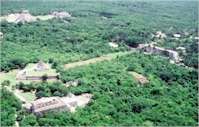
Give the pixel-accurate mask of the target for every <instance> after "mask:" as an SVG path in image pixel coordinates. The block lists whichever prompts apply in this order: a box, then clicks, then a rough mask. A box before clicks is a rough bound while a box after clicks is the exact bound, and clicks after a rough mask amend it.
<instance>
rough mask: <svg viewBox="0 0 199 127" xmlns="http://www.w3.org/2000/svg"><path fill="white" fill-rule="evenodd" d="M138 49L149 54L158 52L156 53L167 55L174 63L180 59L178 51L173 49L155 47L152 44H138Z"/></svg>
mask: <svg viewBox="0 0 199 127" xmlns="http://www.w3.org/2000/svg"><path fill="white" fill-rule="evenodd" d="M138 49H140V50H141V51H144V52H147V53H150V54H158V55H162V56H166V57H169V58H170V59H171V60H173V61H174V62H176V63H178V62H180V61H181V59H180V57H179V54H178V52H176V51H174V50H169V49H165V48H162V47H157V46H154V45H152V44H140V45H139V46H138Z"/></svg>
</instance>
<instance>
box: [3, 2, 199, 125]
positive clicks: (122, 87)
mask: <svg viewBox="0 0 199 127" xmlns="http://www.w3.org/2000/svg"><path fill="white" fill-rule="evenodd" d="M24 9H25V10H29V12H30V13H31V14H33V15H45V14H49V13H51V12H53V11H67V12H69V13H70V14H71V15H72V18H71V19H63V20H60V19H52V20H47V21H37V22H31V23H25V24H20V23H19V24H13V23H8V22H1V24H0V28H1V32H2V33H3V39H1V40H0V44H1V49H2V50H1V52H0V53H1V66H0V68H1V73H6V72H8V71H10V70H12V69H23V68H24V67H25V66H26V65H27V64H28V63H35V62H38V61H39V60H43V61H45V62H49V63H51V64H52V66H53V68H55V69H57V72H59V73H60V76H59V78H60V81H59V82H54V83H48V82H46V81H45V80H44V81H43V82H39V83H29V84H24V83H21V82H19V83H17V84H16V85H15V86H14V87H15V88H16V89H20V90H23V91H24V92H30V91H35V95H36V97H37V98H41V97H50V96H61V97H62V96H65V95H67V94H68V93H73V94H75V95H78V94H82V93H91V94H93V98H92V101H91V103H89V105H87V106H86V107H85V108H79V109H77V111H76V112H75V113H70V112H49V113H46V114H44V115H43V116H40V117H38V116H36V115H34V114H32V113H28V112H26V111H24V109H23V108H21V102H20V101H19V100H18V99H17V98H16V97H15V96H14V94H13V93H12V92H10V91H8V90H7V89H6V86H7V85H8V84H9V81H5V82H4V83H3V85H2V86H1V93H0V95H1V125H2V126H13V125H14V124H15V121H18V122H19V125H20V126H80V125H81V126H108V125H109V126H110V125H120V126H131V125H134V126H136V125H137V126H142V125H143V126H144V125H146V126H151V125H154V126H197V122H198V112H197V107H198V101H197V89H198V86H197V79H198V71H197V68H198V59H197V58H198V48H197V47H198V43H197V40H196V39H195V37H196V36H197V33H198V26H197V25H198V1H196V0H190V1H187V0H184V1H183V0H182V1H177V0H176V1H173V0H168V1H158V0H157V1H146V0H138V1H131V0H120V1H105V0H102V1H101V0H100V1H98V0H85V1H83V0H75V1H74V0H64V1H62V0H60V1H57V0H43V1H38V0H27V1H18V0H17V1H15V0H2V1H1V15H7V14H10V13H15V12H20V11H21V10H24ZM157 31H162V32H163V33H165V34H166V35H167V38H164V39H157V38H153V37H152V35H153V34H155V33H156V32H157ZM175 33H179V34H181V38H179V39H175V38H173V34H175ZM151 41H155V42H157V45H158V46H161V47H165V48H169V49H174V50H175V49H176V48H177V47H180V46H181V47H185V48H186V54H183V55H182V56H183V58H184V60H183V62H184V64H185V65H187V66H189V67H193V68H192V69H189V68H185V67H183V66H178V65H175V64H171V63H169V61H168V59H166V58H162V57H159V56H155V55H145V54H143V53H131V54H127V55H124V56H120V57H117V58H116V59H113V60H110V61H104V62H99V63H95V64H92V65H88V66H82V67H77V68H73V69H69V70H64V68H63V65H64V64H66V63H70V62H74V61H80V60H85V59H89V58H93V57H98V56H101V55H104V54H108V53H113V52H119V51H128V50H131V47H134V46H136V45H138V44H140V43H150V42H151ZM108 42H115V43H117V44H118V45H119V47H118V48H112V47H110V46H109V45H108ZM129 71H135V72H137V73H139V74H142V75H143V76H145V77H146V78H147V79H148V80H149V83H148V84H145V85H141V84H139V82H137V81H136V80H135V78H134V77H133V76H132V75H130V74H129ZM77 79H78V80H79V81H80V83H79V84H78V86H77V87H67V88H66V87H65V86H64V83H66V82H68V81H73V80H77ZM16 116H17V117H16Z"/></svg>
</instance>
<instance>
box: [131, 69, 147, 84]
mask: <svg viewBox="0 0 199 127" xmlns="http://www.w3.org/2000/svg"><path fill="white" fill-rule="evenodd" d="M129 74H131V75H132V76H133V77H134V78H135V80H136V81H138V82H139V83H140V84H141V85H144V84H147V83H149V80H148V79H147V78H146V77H144V76H143V75H141V74H138V73H137V72H129Z"/></svg>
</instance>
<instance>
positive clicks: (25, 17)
mask: <svg viewBox="0 0 199 127" xmlns="http://www.w3.org/2000/svg"><path fill="white" fill-rule="evenodd" d="M70 17H71V15H70V14H69V13H68V12H53V13H52V14H50V15H38V16H33V15H31V14H30V13H29V11H28V10H23V11H22V12H21V13H14V14H9V15H7V16H2V17H1V18H0V19H1V21H7V22H9V23H23V24H24V23H26V22H35V21H38V20H49V19H53V18H60V19H63V18H70Z"/></svg>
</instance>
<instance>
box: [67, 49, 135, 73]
mask: <svg viewBox="0 0 199 127" xmlns="http://www.w3.org/2000/svg"><path fill="white" fill-rule="evenodd" d="M131 52H132V51H127V52H117V53H110V54H107V55H104V56H100V57H96V58H92V59H89V60H85V61H78V62H74V63H69V64H65V65H64V68H65V69H71V68H75V67H79V66H84V65H89V64H94V63H97V62H102V61H106V60H112V59H115V58H117V57H118V56H122V55H126V54H129V53H131Z"/></svg>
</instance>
